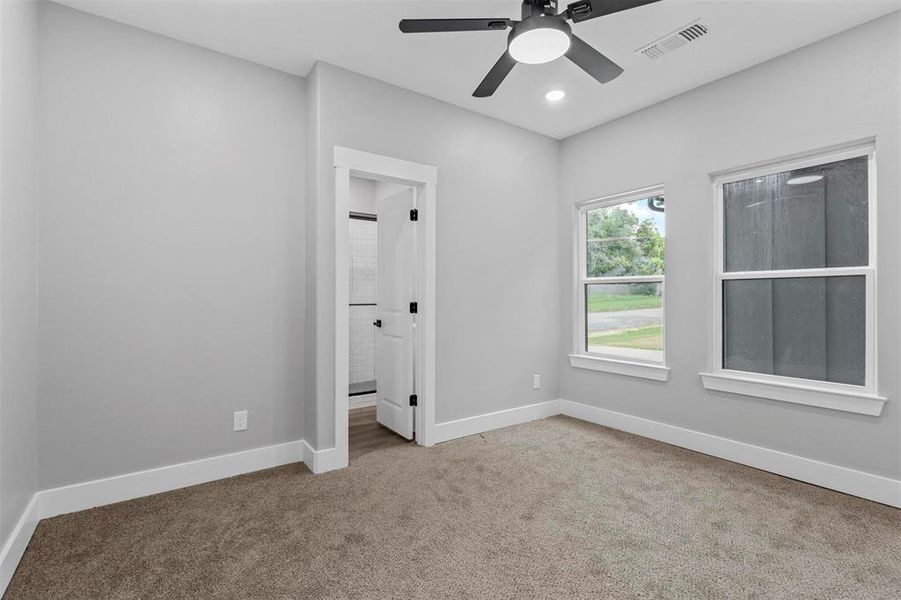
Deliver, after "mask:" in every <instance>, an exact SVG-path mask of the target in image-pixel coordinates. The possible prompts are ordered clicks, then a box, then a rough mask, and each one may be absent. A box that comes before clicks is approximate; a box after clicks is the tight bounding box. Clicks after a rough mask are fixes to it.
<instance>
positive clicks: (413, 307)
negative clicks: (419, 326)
mask: <svg viewBox="0 0 901 600" xmlns="http://www.w3.org/2000/svg"><path fill="white" fill-rule="evenodd" d="M418 312H419V303H418V302H411V303H410V314H411V315H415V314H416V313H418Z"/></svg>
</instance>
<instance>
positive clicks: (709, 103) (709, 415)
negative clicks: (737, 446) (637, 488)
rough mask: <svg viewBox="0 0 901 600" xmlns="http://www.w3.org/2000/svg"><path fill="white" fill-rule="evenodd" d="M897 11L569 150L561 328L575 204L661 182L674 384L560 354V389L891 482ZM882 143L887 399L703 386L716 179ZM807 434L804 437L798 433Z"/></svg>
mask: <svg viewBox="0 0 901 600" xmlns="http://www.w3.org/2000/svg"><path fill="white" fill-rule="evenodd" d="M899 29H901V28H899V14H898V13H895V14H893V15H889V16H887V17H884V18H882V19H879V20H877V21H873V22H871V23H869V24H866V25H863V26H861V27H858V28H856V29H853V30H850V31H847V32H845V33H842V34H840V35H838V36H835V37H833V38H830V39H828V40H824V41H822V42H820V43H817V44H814V45H812V46H809V47H806V48H803V49H801V50H798V51H796V52H793V53H791V54H788V55H786V56H783V57H780V58H778V59H775V60H773V61H771V62H768V63H766V64H763V65H760V66H758V67H755V68H752V69H749V70H747V71H744V72H741V73H738V74H735V75H733V76H731V77H728V78H726V79H723V80H720V81H717V82H714V83H712V84H710V85H707V86H705V87H702V88H699V89H697V90H694V91H692V92H689V93H687V94H684V95H682V96H679V97H677V98H674V99H671V100H669V101H666V102H664V103H661V104H658V105H656V106H653V107H651V108H648V109H645V110H642V111H640V112H638V113H634V114H632V115H630V116H627V117H624V118H622V119H619V120H617V121H614V122H612V123H609V124H606V125H603V126H601V127H598V128H596V129H593V130H591V131H588V132H585V133H582V134H580V135H577V136H575V137H572V138H569V139H567V140H565V141H564V142H563V145H562V155H561V186H562V187H561V192H562V194H561V201H560V202H561V206H560V212H559V222H560V249H561V252H560V263H559V266H560V269H559V273H560V275H559V278H558V281H559V282H560V285H561V287H562V289H563V290H565V297H564V302H563V310H562V318H561V321H560V323H559V327H560V329H561V331H564V332H570V331H571V330H572V325H571V319H572V294H573V292H574V286H573V282H572V275H571V273H572V266H571V260H572V231H571V226H570V224H571V218H572V210H573V209H572V206H573V203H576V202H579V201H582V200H587V199H590V198H597V197H600V196H604V195H608V194H612V193H615V192H621V191H625V190H629V189H635V188H639V187H643V186H647V185H651V184H656V183H660V182H664V183H665V184H666V207H667V223H666V229H667V273H666V277H667V281H666V315H667V321H666V324H667V332H666V343H667V346H668V352H667V360H668V361H669V366H670V367H672V373H671V377H670V381H669V382H668V383H666V384H659V383H652V382H649V381H644V380H639V379H632V378H626V377H620V376H615V375H609V374H602V373H596V372H591V371H584V370H579V369H573V368H571V367H570V366H569V364H568V362H567V360H566V359H565V356H566V354H567V353H569V352H570V351H571V347H572V340H571V334H569V333H567V334H566V335H564V336H563V340H562V343H561V347H560V351H559V353H558V356H559V358H560V363H559V364H560V370H561V374H560V395H561V397H563V398H567V399H570V400H576V401H580V402H584V403H587V404H592V405H595V406H600V407H603V408H607V409H611V410H616V411H620V412H624V413H628V414H632V415H638V416H641V417H646V418H649V419H654V420H658V421H663V422H665V423H671V424H674V425H679V426H683V427H688V428H691V429H695V430H699V431H703V432H706V433H711V434H715V435H720V436H724V437H727V438H731V439H735V440H740V441H744V442H750V443H753V444H758V445H761V446H765V447H768V448H774V449H777V450H783V451H786V452H790V453H793V454H798V455H801V456H806V457H810V458H815V459H819V460H823V461H826V462H829V463H834V464H839V465H845V466H849V467H853V468H858V469H861V470H864V471H869V472H874V473H878V474H884V475H890V476H894V477H897V476H898V475H899V474H901V465H899V458H901V450H899V430H901V420H899V416H901V412H899V410H898V393H899V391H901V390H899V385H898V383H899V382H898V375H897V371H898V368H897V367H898V364H899V358H901V357H899V344H898V340H899V333H901V332H899V328H901V320H899V313H898V311H897V307H898V305H899V301H901V296H899V268H898V260H897V259H898V256H899V253H901V247H899V237H898V233H897V232H898V229H899V225H901V205H899V203H898V202H897V199H898V197H899V191H901V186H899V172H898V165H899V160H901V156H899V128H901V122H899V114H901V106H899V83H901V82H899V66H901V60H899V55H901V51H899V39H901V30H899ZM868 136H876V138H877V154H878V159H877V160H878V169H879V173H878V193H879V223H878V236H879V240H878V243H879V268H880V272H879V292H878V293H879V296H878V305H879V306H878V312H879V370H880V385H879V387H880V390H881V392H882V393H884V394H885V395H887V396H888V397H889V399H890V402H889V403H888V404H887V406H886V408H885V411H884V413H883V415H882V416H881V417H878V418H871V417H864V416H859V415H851V414H848V413H841V412H836V411H829V410H824V409H817V408H810V407H803V406H799V405H793V404H786V403H781V402H776V401H770V400H764V399H753V398H750V397H741V396H732V395H728V394H719V393H709V392H705V391H704V389H703V388H702V386H701V382H700V380H699V378H698V372H700V371H704V370H706V369H708V368H709V367H710V366H711V364H712V356H711V354H710V351H709V340H710V337H711V335H712V327H713V323H712V319H711V316H710V314H711V313H710V311H711V307H712V303H713V298H712V296H713V291H712V289H711V283H710V282H711V280H710V278H711V274H712V268H713V265H712V260H713V255H712V248H713V244H714V241H713V212H712V211H713V195H712V187H711V184H710V179H709V176H708V174H709V173H711V172H715V171H719V170H724V169H729V168H732V167H738V166H742V165H746V164H749V163H754V162H758V161H765V160H769V159H775V158H779V157H780V156H786V155H789V154H793V153H797V152H803V151H808V150H813V149H817V148H821V147H826V146H830V145H833V144H838V143H843V142H849V141H853V140H857V139H861V138H865V137H868ZM800 432H803V435H799V433H800Z"/></svg>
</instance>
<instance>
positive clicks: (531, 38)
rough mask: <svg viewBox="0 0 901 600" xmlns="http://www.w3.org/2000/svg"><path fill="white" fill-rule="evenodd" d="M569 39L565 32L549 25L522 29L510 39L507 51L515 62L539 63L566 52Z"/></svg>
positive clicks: (558, 56)
mask: <svg viewBox="0 0 901 600" xmlns="http://www.w3.org/2000/svg"><path fill="white" fill-rule="evenodd" d="M569 45H570V39H569V36H568V35H567V34H566V32H564V31H561V30H559V29H555V28H550V27H540V28H537V29H530V30H528V31H524V32H522V33H520V34H518V35H516V36H515V37H513V39H511V40H510V46H509V48H508V52H510V56H512V57H513V58H514V59H515V60H516V62H521V63H525V64H528V65H540V64H542V63H547V62H551V61H552V60H556V59H558V58H560V57H561V56H563V55H564V54H566V51H567V50H569Z"/></svg>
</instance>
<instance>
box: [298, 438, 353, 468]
mask: <svg viewBox="0 0 901 600" xmlns="http://www.w3.org/2000/svg"><path fill="white" fill-rule="evenodd" d="M302 443H303V462H304V463H305V464H306V465H307V468H308V469H310V471H312V472H313V474H314V475H319V474H320V473H327V472H328V471H334V470H336V469H343V468H344V467H346V466H347V459H346V458H345V457H343V456H342V453H341V452H339V451H338V449H337V448H325V449H323V450H314V449H313V447H312V446H311V445H310V444H308V443H307V442H306V440H304V441H303V442H302Z"/></svg>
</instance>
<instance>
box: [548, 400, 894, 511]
mask: <svg viewBox="0 0 901 600" xmlns="http://www.w3.org/2000/svg"><path fill="white" fill-rule="evenodd" d="M560 412H561V413H562V414H564V415H567V416H570V417H574V418H576V419H581V420H583V421H589V422H591V423H597V424H598V425H604V426H606V427H611V428H613V429H619V430H620V431H626V432H628V433H634V434H636V435H640V436H643V437H647V438H651V439H654V440H659V441H661V442H666V443H667V444H672V445H674V446H680V447H682V448H688V449H689V450H694V451H695V452H701V453H702V454H709V455H710V456H716V457H717V458H722V459H725V460H729V461H732V462H736V463H740V464H743V465H748V466H750V467H754V468H756V469H762V470H764V471H769V472H771V473H776V474H777V475H782V476H784V477H790V478H792V479H797V480H799V481H806V482H807V483H812V484H814V485H818V486H821V487H824V488H829V489H832V490H837V491H839V492H844V493H846V494H851V495H853V496H859V497H861V498H866V499H867V500H874V501H876V502H881V503H882V504H888V505H889V506H895V507H898V508H901V480H897V479H890V478H888V477H883V476H881V475H874V474H872V473H865V472H863V471H857V470H855V469H849V468H847V467H840V466H838V465H833V464H829V463H824V462H821V461H818V460H813V459H810V458H804V457H802V456H797V455H794V454H788V453H786V452H780V451H779V450H772V449H770V448H763V447H761V446H754V445H752V444H746V443H744V442H737V441H735V440H730V439H728V438H723V437H718V436H715V435H710V434H707V433H701V432H700V431H694V430H692V429H685V428H683V427H677V426H675V425H667V424H666V423H661V422H659V421H651V420H650V419H644V418H641V417H635V416H632V415H627V414H624V413H619V412H614V411H612V410H606V409H603V408H597V407H594V406H588V405H587V404H580V403H578V402H572V401H570V400H560Z"/></svg>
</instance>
